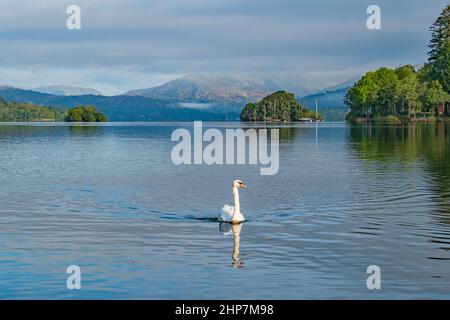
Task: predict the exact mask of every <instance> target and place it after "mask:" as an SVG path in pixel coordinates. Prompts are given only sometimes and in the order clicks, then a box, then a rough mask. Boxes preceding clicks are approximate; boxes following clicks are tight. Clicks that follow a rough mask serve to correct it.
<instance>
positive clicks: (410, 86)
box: [396, 65, 421, 116]
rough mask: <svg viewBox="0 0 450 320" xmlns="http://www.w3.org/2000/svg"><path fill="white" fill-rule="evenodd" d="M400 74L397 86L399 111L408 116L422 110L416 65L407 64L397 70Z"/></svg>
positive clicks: (398, 74)
mask: <svg viewBox="0 0 450 320" xmlns="http://www.w3.org/2000/svg"><path fill="white" fill-rule="evenodd" d="M396 73H397V76H398V86H397V98H398V100H397V106H398V109H397V112H396V113H403V114H404V113H406V114H408V116H411V115H412V114H414V113H416V112H418V111H419V110H420V107H421V105H420V101H419V86H420V82H419V78H418V76H417V72H416V71H415V69H414V67H413V66H411V65H405V66H402V67H400V68H398V69H397V70H396Z"/></svg>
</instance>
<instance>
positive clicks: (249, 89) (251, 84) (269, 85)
mask: <svg viewBox="0 0 450 320" xmlns="http://www.w3.org/2000/svg"><path fill="white" fill-rule="evenodd" d="M281 89H283V85H282V84H281V83H279V82H277V81H275V80H271V79H251V78H244V77H210V76H187V77H183V78H179V79H175V80H172V81H169V82H167V83H165V84H163V85H160V86H157V87H152V88H148V89H140V90H132V91H129V92H127V93H125V94H126V95H131V96H143V97H147V98H152V99H163V100H166V99H175V100H180V101H186V102H190V101H195V102H198V101H201V102H220V103H243V104H245V103H246V102H248V101H257V100H260V99H262V98H263V97H265V96H266V95H268V94H270V93H272V92H274V91H277V90H281Z"/></svg>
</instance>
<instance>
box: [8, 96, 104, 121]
mask: <svg viewBox="0 0 450 320" xmlns="http://www.w3.org/2000/svg"><path fill="white" fill-rule="evenodd" d="M32 121H68V122H105V121H108V120H107V118H106V116H105V115H103V114H102V113H101V112H99V111H97V109H96V108H95V107H93V106H77V107H75V108H72V109H69V110H65V109H61V108H54V107H43V106H38V105H35V104H32V103H17V102H6V101H5V100H3V99H2V98H0V122H32Z"/></svg>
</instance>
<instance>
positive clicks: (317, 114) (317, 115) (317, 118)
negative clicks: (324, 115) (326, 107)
mask: <svg viewBox="0 0 450 320" xmlns="http://www.w3.org/2000/svg"><path fill="white" fill-rule="evenodd" d="M317 120H319V112H318V107H317V99H316V121H317Z"/></svg>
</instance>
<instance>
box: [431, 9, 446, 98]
mask: <svg viewBox="0 0 450 320" xmlns="http://www.w3.org/2000/svg"><path fill="white" fill-rule="evenodd" d="M430 31H431V40H430V44H429V46H428V47H429V48H430V51H429V52H428V57H429V58H428V61H429V63H430V74H431V78H432V79H433V80H438V81H439V82H440V83H441V85H442V87H443V88H444V90H445V91H447V92H450V5H447V6H446V7H445V8H444V10H443V11H442V13H441V15H440V16H439V17H438V18H437V19H436V21H435V22H434V23H433V25H432V26H431V28H430Z"/></svg>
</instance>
